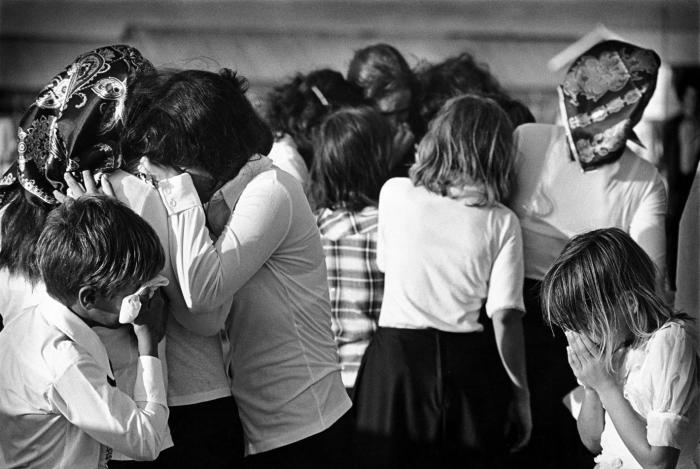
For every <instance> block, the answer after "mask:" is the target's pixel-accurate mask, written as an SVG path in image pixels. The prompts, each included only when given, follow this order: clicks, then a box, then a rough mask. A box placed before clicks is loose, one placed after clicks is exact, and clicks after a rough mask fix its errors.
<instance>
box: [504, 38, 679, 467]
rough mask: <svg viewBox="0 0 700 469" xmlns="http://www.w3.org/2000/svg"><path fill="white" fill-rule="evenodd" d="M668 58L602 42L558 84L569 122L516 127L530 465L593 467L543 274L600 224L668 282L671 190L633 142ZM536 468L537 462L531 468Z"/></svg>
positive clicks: (514, 204)
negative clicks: (546, 310)
mask: <svg viewBox="0 0 700 469" xmlns="http://www.w3.org/2000/svg"><path fill="white" fill-rule="evenodd" d="M659 65H660V59H659V57H658V55H657V54H656V53H655V52H653V51H651V50H648V49H642V48H640V47H637V46H634V45H632V44H627V43H624V42H620V41H605V42H601V43H599V44H597V45H595V46H593V47H592V48H591V49H589V50H588V51H586V52H585V53H584V54H583V55H581V56H580V57H579V58H578V59H576V61H575V62H574V63H573V64H572V65H571V67H570V69H569V71H568V73H567V74H566V77H565V78H564V81H563V83H562V84H561V86H559V88H558V92H559V102H560V107H561V113H562V117H563V120H564V125H563V126H558V125H543V124H525V125H522V126H520V127H518V128H517V129H516V131H515V143H516V147H517V156H516V168H515V174H516V184H515V186H516V191H515V193H514V195H513V197H512V199H511V207H512V208H513V210H514V211H515V212H516V214H517V215H518V217H519V218H520V223H521V227H522V232H523V249H524V260H525V291H524V294H525V306H526V310H527V314H526V315H525V318H524V321H523V322H524V327H525V337H526V340H527V355H528V356H527V360H528V375H529V379H530V386H531V393H532V394H531V399H532V415H533V433H532V440H531V444H530V447H529V448H528V449H527V450H526V451H525V453H524V455H523V458H525V460H524V461H521V462H522V463H525V464H527V463H532V464H533V465H535V464H536V465H537V466H540V467H541V466H542V464H544V465H545V466H546V467H578V465H577V464H578V463H579V462H580V463H581V465H585V466H584V467H588V464H589V461H590V457H589V455H588V454H586V451H585V449H584V448H583V447H582V446H581V443H580V442H579V439H578V435H577V432H576V428H575V426H574V420H573V419H572V418H571V416H570V415H568V411H567V410H566V408H565V407H564V405H563V404H562V399H563V398H564V396H565V395H566V394H567V393H568V392H569V391H571V390H572V389H573V388H574V387H575V386H576V381H575V379H574V376H573V374H572V372H571V370H570V369H569V366H568V363H567V359H566V351H565V348H566V339H565V338H564V336H563V334H562V333H561V331H555V334H556V335H553V333H552V331H551V330H550V329H549V328H548V327H546V326H545V324H544V322H543V319H542V314H541V309H540V301H539V290H540V284H541V281H542V279H543V278H544V275H545V273H546V272H547V270H548V269H549V267H550V266H551V265H552V264H553V263H554V260H555V259H556V258H557V256H558V255H559V254H560V253H561V251H562V249H563V247H564V245H565V244H566V243H567V241H568V240H569V239H570V238H572V237H573V236H575V235H577V234H580V233H583V232H586V231H590V230H593V229H598V228H607V227H617V228H620V229H622V230H624V231H625V232H627V233H629V234H630V235H631V237H632V238H633V239H634V240H635V241H636V242H637V243H638V244H639V245H640V246H641V247H642V248H643V249H644V251H645V252H646V253H647V254H648V255H649V257H650V258H651V259H652V260H653V261H654V264H655V265H656V267H657V269H658V275H657V284H658V287H659V288H663V284H664V278H665V274H664V265H665V259H664V258H665V242H666V240H665V234H664V214H665V207H666V193H665V189H664V185H663V182H662V180H661V177H660V176H659V174H658V172H657V170H656V169H655V168H654V167H653V166H652V165H651V164H650V163H648V162H647V161H645V160H643V159H642V158H640V157H639V156H637V155H636V154H635V153H634V152H633V151H632V150H631V149H630V148H629V147H628V146H627V141H628V140H630V141H632V142H635V143H637V144H639V140H638V138H637V136H636V135H635V133H634V130H633V129H634V126H635V125H636V124H637V123H638V122H639V121H640V119H641V117H642V114H643V112H644V109H645V107H646V105H647V104H648V102H649V100H650V99H651V96H652V94H653V93H654V89H655V86H656V77H657V71H658V68H659ZM528 467H529V466H528Z"/></svg>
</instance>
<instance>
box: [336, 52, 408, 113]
mask: <svg viewBox="0 0 700 469" xmlns="http://www.w3.org/2000/svg"><path fill="white" fill-rule="evenodd" d="M348 81H350V82H352V83H356V84H357V85H359V86H360V87H361V88H362V89H363V90H364V95H365V97H366V98H368V99H371V100H372V101H377V100H379V99H382V98H383V97H385V96H387V95H389V94H391V93H393V92H395V91H397V90H401V89H408V90H411V91H413V88H414V76H413V71H412V70H411V67H409V66H408V63H406V59H404V57H403V55H401V52H399V51H398V50H396V48H394V47H393V46H390V45H389V44H383V43H379V44H373V45H371V46H367V47H365V48H363V49H360V50H358V51H355V55H353V57H352V60H351V61H350V65H349V66H348Z"/></svg>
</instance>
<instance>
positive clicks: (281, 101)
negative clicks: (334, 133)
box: [265, 68, 366, 167]
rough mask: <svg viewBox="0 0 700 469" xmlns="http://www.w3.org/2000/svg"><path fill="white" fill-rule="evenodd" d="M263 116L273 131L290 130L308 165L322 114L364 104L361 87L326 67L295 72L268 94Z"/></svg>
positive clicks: (311, 159)
mask: <svg viewBox="0 0 700 469" xmlns="http://www.w3.org/2000/svg"><path fill="white" fill-rule="evenodd" d="M266 101H267V102H266V108H265V119H266V121H267V123H268V124H269V125H270V127H271V128H272V130H273V131H274V132H276V133H280V134H282V133H286V134H289V135H290V136H291V137H292V138H293V139H294V143H296V145H297V150H298V151H299V153H300V154H301V156H302V158H303V159H304V161H305V162H306V165H307V166H308V167H310V166H311V163H312V161H313V138H314V132H315V130H316V129H317V128H318V126H319V125H320V124H321V121H322V120H323V118H324V117H325V116H327V115H328V114H330V113H332V112H333V111H335V110H337V109H340V108H342V107H345V106H359V105H362V104H365V103H366V102H365V99H364V98H363V97H362V89H361V88H359V87H358V86H356V85H354V84H352V83H350V82H348V81H347V80H345V78H344V77H343V75H341V74H340V73H338V72H336V71H335V70H330V69H327V68H324V69H321V70H315V71H313V72H310V73H308V74H306V75H303V74H301V73H298V74H296V75H295V76H294V77H292V78H291V79H290V80H289V81H288V82H286V83H284V84H282V85H280V86H277V87H275V88H274V89H273V90H272V92H270V93H269V94H268V95H267V100H266Z"/></svg>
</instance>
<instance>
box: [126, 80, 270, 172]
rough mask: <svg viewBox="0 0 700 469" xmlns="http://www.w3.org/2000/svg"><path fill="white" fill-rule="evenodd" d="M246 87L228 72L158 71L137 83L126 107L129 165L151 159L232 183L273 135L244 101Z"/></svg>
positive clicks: (266, 146) (268, 144)
mask: <svg viewBox="0 0 700 469" xmlns="http://www.w3.org/2000/svg"><path fill="white" fill-rule="evenodd" d="M246 89H247V83H246V80H245V79H244V78H241V77H237V76H236V73H235V72H232V71H231V70H228V69H223V70H221V72H220V73H212V72H207V71H203V70H182V71H172V70H171V71H160V72H155V73H152V74H148V75H145V76H142V77H140V78H139V79H138V80H136V81H135V82H134V86H133V87H131V89H130V90H129V93H128V98H127V102H126V118H125V120H126V122H125V125H124V128H125V130H124V132H123V134H122V138H121V150H122V154H123V156H124V159H125V160H126V162H127V165H130V164H133V162H134V161H138V160H139V158H140V157H142V156H147V157H148V158H149V159H151V161H153V162H155V163H160V164H169V165H174V166H184V167H189V166H197V167H201V168H203V169H205V170H207V171H208V172H209V173H210V174H211V175H212V176H214V177H215V178H216V179H217V180H219V181H228V180H231V179H233V178H234V177H235V176H236V175H237V174H238V172H239V171H240V169H241V168H242V167H243V165H245V164H246V162H247V161H248V159H249V158H250V157H251V156H253V155H254V154H256V153H261V154H265V155H266V154H267V153H269V151H270V148H271V147H272V133H271V132H270V129H269V128H268V127H267V125H266V124H265V123H264V122H263V121H262V119H261V118H260V117H259V116H258V115H257V114H256V112H255V110H254V109H253V106H252V105H251V103H250V101H248V99H247V98H246V96H245V92H246Z"/></svg>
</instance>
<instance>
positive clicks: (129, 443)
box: [0, 297, 168, 469]
mask: <svg viewBox="0 0 700 469" xmlns="http://www.w3.org/2000/svg"><path fill="white" fill-rule="evenodd" d="M0 357H2V360H0V467H3V468H14V467H32V468H71V469H82V468H86V469H87V468H90V469H94V468H96V467H106V463H107V461H108V459H109V458H110V456H111V453H112V450H114V451H119V452H120V453H122V454H124V455H125V456H127V457H129V458H132V459H137V460H152V459H155V458H156V457H157V456H158V453H159V451H160V448H161V446H162V444H163V440H164V438H165V436H166V429H167V420H168V408H167V405H166V394H165V386H164V384H163V372H162V369H161V363H160V360H159V359H157V358H154V357H140V358H139V361H138V368H137V374H136V380H135V384H134V389H133V394H134V398H133V399H131V398H130V397H129V396H128V395H126V394H124V393H123V392H121V391H120V390H119V389H117V387H116V384H115V380H114V376H113V374H112V371H111V369H110V365H109V359H108V358H107V351H106V350H105V348H104V346H103V345H102V343H101V341H100V339H99V337H98V336H97V334H95V332H94V331H93V330H92V329H91V328H90V327H88V326H87V325H86V324H85V323H84V322H83V321H82V320H81V319H80V318H79V317H78V316H76V315H75V314H74V313H73V312H72V311H70V310H69V309H68V308H66V307H65V306H63V305H62V304H60V303H59V302H57V301H55V300H53V299H52V298H50V297H46V298H45V299H44V300H43V301H42V302H41V303H40V304H39V305H38V306H37V307H35V308H33V309H31V310H28V311H25V312H24V313H23V314H21V315H18V316H16V317H15V318H13V320H12V321H10V322H9V323H8V324H7V326H6V327H5V329H4V330H3V331H2V332H0Z"/></svg>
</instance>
